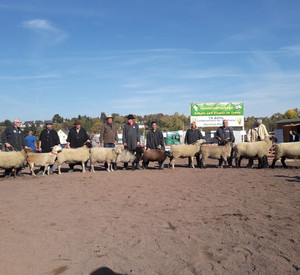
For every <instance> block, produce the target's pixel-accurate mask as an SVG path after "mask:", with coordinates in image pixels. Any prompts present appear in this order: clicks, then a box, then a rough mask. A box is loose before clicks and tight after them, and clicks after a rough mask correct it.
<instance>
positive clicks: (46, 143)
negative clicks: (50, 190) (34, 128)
mask: <svg viewBox="0 0 300 275" xmlns="http://www.w3.org/2000/svg"><path fill="white" fill-rule="evenodd" d="M52 126H53V123H52V121H51V120H48V121H46V129H44V130H43V131H42V132H41V134H40V140H39V147H38V150H39V151H40V152H43V153H48V152H51V150H52V147H53V146H55V145H60V140H59V137H58V134H57V132H56V131H55V130H54V129H52ZM53 167H54V165H53V164H52V165H50V174H53ZM43 171H44V167H41V169H40V171H39V174H43Z"/></svg>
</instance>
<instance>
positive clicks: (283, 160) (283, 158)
mask: <svg viewBox="0 0 300 275" xmlns="http://www.w3.org/2000/svg"><path fill="white" fill-rule="evenodd" d="M285 159H286V157H282V158H281V163H282V165H283V167H284V168H287V165H286V164H285Z"/></svg>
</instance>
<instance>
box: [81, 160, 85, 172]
mask: <svg viewBox="0 0 300 275" xmlns="http://www.w3.org/2000/svg"><path fill="white" fill-rule="evenodd" d="M81 165H82V173H85V172H86V170H85V162H84V161H83V162H82V163H81Z"/></svg>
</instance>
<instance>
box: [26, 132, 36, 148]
mask: <svg viewBox="0 0 300 275" xmlns="http://www.w3.org/2000/svg"><path fill="white" fill-rule="evenodd" d="M25 141H26V144H27V146H28V147H29V148H31V149H32V152H34V151H35V150H36V149H37V145H36V138H35V137H34V136H33V132H32V131H29V132H28V136H27V137H26V138H25Z"/></svg>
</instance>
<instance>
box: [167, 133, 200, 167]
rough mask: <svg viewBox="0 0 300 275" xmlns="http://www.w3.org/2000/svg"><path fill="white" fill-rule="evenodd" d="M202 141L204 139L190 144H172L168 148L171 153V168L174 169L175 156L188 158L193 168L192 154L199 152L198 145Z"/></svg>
mask: <svg viewBox="0 0 300 275" xmlns="http://www.w3.org/2000/svg"><path fill="white" fill-rule="evenodd" d="M204 142H205V140H204V139H199V140H197V141H196V142H195V143H194V144H190V145H185V144H182V145H175V146H172V148H171V150H170V152H171V154H172V156H171V157H170V163H172V168H173V169H175V159H177V158H190V159H191V163H192V167H193V168H195V166H194V163H193V159H194V156H195V154H196V153H197V152H199V150H200V146H201V144H202V143H204ZM170 163H169V166H170Z"/></svg>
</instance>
